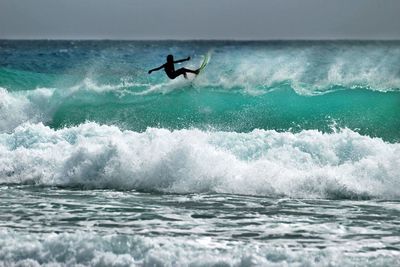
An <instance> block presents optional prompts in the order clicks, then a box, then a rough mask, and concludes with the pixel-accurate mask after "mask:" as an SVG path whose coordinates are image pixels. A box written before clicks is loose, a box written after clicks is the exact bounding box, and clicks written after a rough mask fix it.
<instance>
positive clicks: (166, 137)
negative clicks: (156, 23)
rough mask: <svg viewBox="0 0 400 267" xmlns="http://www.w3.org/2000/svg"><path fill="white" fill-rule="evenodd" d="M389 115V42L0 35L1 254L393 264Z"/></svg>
mask: <svg viewBox="0 0 400 267" xmlns="http://www.w3.org/2000/svg"><path fill="white" fill-rule="evenodd" d="M207 53H210V55H211V60H210V63H209V64H208V66H207V67H206V68H205V70H204V72H203V73H201V74H200V75H199V76H197V77H196V78H195V77H194V76H190V74H189V79H187V80H185V79H184V78H183V77H179V78H177V79H175V80H169V79H168V78H167V77H166V76H165V74H164V73H163V71H159V72H154V73H152V74H151V75H148V74H147V71H148V70H149V69H152V68H155V67H158V66H160V65H161V64H163V63H164V62H165V57H166V55H168V54H173V55H174V57H175V59H181V58H186V57H187V56H191V60H190V61H188V62H184V63H182V64H177V66H176V67H177V68H179V67H181V66H182V67H183V66H184V67H187V68H191V69H196V68H197V67H198V66H199V65H200V64H201V62H202V60H203V58H204V55H206V54H207ZM399 115H400V42H339V41H338V42H334V41H332V42H222V41H220V42H207V41H196V42H194V41H193V42H191V41H184V42H183V41H182V42H178V41H154V42H151V41H0V266H42V265H43V266H76V265H82V266H399V265H400V116H399Z"/></svg>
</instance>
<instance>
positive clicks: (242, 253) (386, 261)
mask: <svg viewBox="0 0 400 267" xmlns="http://www.w3.org/2000/svg"><path fill="white" fill-rule="evenodd" d="M205 239H208V240H207V242H206V243H204V242H203V241H204V240H205ZM343 250H344V249H343V248H341V247H336V248H324V249H319V250H313V249H294V248H291V247H287V246H284V245H271V244H268V242H263V243H259V242H252V243H245V242H240V241H237V242H233V241H225V242H222V241H219V242H218V241H217V240H212V239H211V238H184V237H174V238H168V237H152V238H150V237H141V236H135V235H127V236H124V235H117V234H104V233H102V234H97V233H94V232H90V231H85V232H83V231H78V232H76V233H60V234H56V233H48V234H47V233H43V234H38V233H18V232H14V231H8V230H2V231H0V266H216V265H217V266H243V267H244V266H287V265H290V266H336V265H337V266H354V265H363V266H377V265H387V266H395V265H397V264H398V263H399V260H398V256H399V253H397V252H393V253H390V252H379V253H358V254H355V253H349V252H348V251H343Z"/></svg>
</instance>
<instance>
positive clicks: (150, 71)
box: [149, 65, 164, 74]
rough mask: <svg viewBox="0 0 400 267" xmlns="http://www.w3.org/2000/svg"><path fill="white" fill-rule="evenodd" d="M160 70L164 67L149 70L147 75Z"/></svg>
mask: <svg viewBox="0 0 400 267" xmlns="http://www.w3.org/2000/svg"><path fill="white" fill-rule="evenodd" d="M162 68H164V65H161V66H160V67H158V68H154V69H151V70H149V74H150V73H152V72H153V71H156V70H161V69H162Z"/></svg>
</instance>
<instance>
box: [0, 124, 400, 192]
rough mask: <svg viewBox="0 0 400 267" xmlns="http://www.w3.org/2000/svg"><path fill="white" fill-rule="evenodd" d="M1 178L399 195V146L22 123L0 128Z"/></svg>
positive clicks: (166, 188) (348, 134)
mask: <svg viewBox="0 0 400 267" xmlns="http://www.w3.org/2000/svg"><path fill="white" fill-rule="evenodd" d="M0 147H1V150H0V151H1V152H0V182H1V183H3V184H4V183H14V184H15V183H16V184H27V183H28V184H29V183H33V184H37V185H46V186H47V185H48V186H67V187H80V188H89V189H90V188H115V189H123V190H126V189H135V190H146V191H162V192H171V193H191V192H217V193H218V192H220V193H234V194H247V195H260V196H272V197H273V196H281V195H284V196H289V197H300V198H364V197H373V198H375V197H376V198H383V199H398V198H399V197H400V194H399V192H398V190H397V188H398V187H399V186H400V179H399V176H398V173H399V170H400V157H399V156H398V155H400V145H399V144H397V143H395V144H390V143H386V142H384V141H382V140H381V139H379V138H370V137H368V136H362V135H360V134H358V133H356V132H353V131H351V130H349V129H343V130H341V131H339V132H335V133H331V134H324V133H321V132H318V131H315V130H308V131H302V132H300V133H296V134H295V133H290V132H282V133H279V132H276V131H265V130H254V131H252V132H250V133H235V132H207V131H201V130H197V129H192V130H177V131H169V130H166V129H156V128H149V129H147V130H146V131H145V132H142V133H139V132H132V131H121V130H120V129H119V128H117V127H115V126H104V125H103V126H101V125H98V124H96V123H85V124H82V125H79V126H77V127H71V128H64V129H60V130H53V129H50V128H49V127H46V126H44V125H42V124H24V125H22V126H19V127H18V128H16V129H15V131H14V132H13V133H10V134H6V133H4V134H1V135H0Z"/></svg>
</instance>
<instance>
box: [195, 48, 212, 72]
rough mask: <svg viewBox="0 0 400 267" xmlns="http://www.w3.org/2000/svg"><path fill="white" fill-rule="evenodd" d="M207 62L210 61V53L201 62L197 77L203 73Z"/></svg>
mask: <svg viewBox="0 0 400 267" xmlns="http://www.w3.org/2000/svg"><path fill="white" fill-rule="evenodd" d="M209 61H210V53H207V54H206V55H205V56H204V59H203V62H202V63H201V65H200V68H199V73H198V74H197V75H199V74H200V73H202V72H203V70H204V69H205V67H206V66H207V64H208V62H209Z"/></svg>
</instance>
